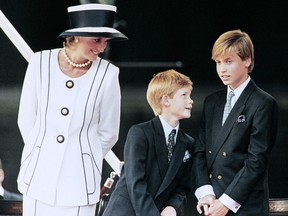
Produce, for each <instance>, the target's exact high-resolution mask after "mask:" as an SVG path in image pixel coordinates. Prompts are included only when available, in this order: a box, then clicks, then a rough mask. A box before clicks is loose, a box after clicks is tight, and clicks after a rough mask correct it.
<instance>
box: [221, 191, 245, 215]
mask: <svg viewBox="0 0 288 216" xmlns="http://www.w3.org/2000/svg"><path fill="white" fill-rule="evenodd" d="M219 201H220V202H221V203H223V204H224V205H225V206H226V207H227V208H229V209H230V210H231V211H233V212H234V213H236V212H237V211H238V210H239V209H240V207H241V205H240V204H239V203H237V202H236V201H235V200H233V199H232V198H231V197H229V196H228V195H227V194H225V193H224V194H222V195H221V196H220V198H219Z"/></svg>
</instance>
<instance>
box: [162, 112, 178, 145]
mask: <svg viewBox="0 0 288 216" xmlns="http://www.w3.org/2000/svg"><path fill="white" fill-rule="evenodd" d="M159 119H160V121H161V124H162V127H163V130H164V134H165V139H166V140H168V136H169V134H170V132H171V131H172V130H173V129H176V134H175V138H176V137H177V134H178V130H179V124H178V125H177V126H176V127H175V128H173V127H172V126H171V125H170V124H168V123H167V122H166V121H165V120H164V118H163V117H162V116H161V115H159Z"/></svg>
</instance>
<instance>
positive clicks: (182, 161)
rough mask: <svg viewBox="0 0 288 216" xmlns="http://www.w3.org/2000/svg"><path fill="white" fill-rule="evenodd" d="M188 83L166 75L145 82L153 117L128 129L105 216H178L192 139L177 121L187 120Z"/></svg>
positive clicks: (187, 181)
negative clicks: (118, 173) (122, 160)
mask: <svg viewBox="0 0 288 216" xmlns="http://www.w3.org/2000/svg"><path fill="white" fill-rule="evenodd" d="M191 91H192V82H191V80H190V79H189V77H187V76H185V75H183V74H181V73H179V72H177V71H175V70H168V71H164V72H160V73H158V74H156V75H155V76H154V77H153V79H152V80H151V81H150V83H149V86H148V90H147V100H148V103H149V104H150V106H151V108H152V109H153V111H154V114H155V117H154V118H153V119H152V120H150V121H147V122H144V123H140V124H136V125H133V126H132V127H131V128H130V130H129V132H128V135H127V139H126V143H125V147H124V162H125V163H124V166H123V170H122V172H121V176H120V178H119V180H118V182H117V185H116V186H115V190H114V191H113V193H112V195H111V198H110V200H109V202H108V206H107V208H106V210H105V211H104V216H111V215H117V216H127V215H129V216H136V215H137V216H147V215H149V216H150V215H151V216H152V215H155V216H156V215H161V216H168V215H170V216H176V215H177V216H178V215H183V214H184V209H183V206H184V204H185V201H186V195H187V193H188V192H189V191H190V185H191V176H190V175H191V166H192V158H191V157H192V156H193V154H194V139H193V138H192V137H190V136H189V135H187V134H186V133H185V132H184V131H183V130H182V129H181V128H180V127H179V125H180V123H179V120H181V119H188V118H190V116H191V109H192V104H193V101H192V99H191V98H190V95H191Z"/></svg>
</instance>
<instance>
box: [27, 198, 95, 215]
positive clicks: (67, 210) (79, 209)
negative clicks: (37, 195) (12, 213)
mask: <svg viewBox="0 0 288 216" xmlns="http://www.w3.org/2000/svg"><path fill="white" fill-rule="evenodd" d="M95 211H96V204H93V205H86V206H67V207H66V206H57V205H55V206H51V205H48V204H45V203H43V202H41V201H39V200H34V199H31V198H29V197H27V196H23V216H95Z"/></svg>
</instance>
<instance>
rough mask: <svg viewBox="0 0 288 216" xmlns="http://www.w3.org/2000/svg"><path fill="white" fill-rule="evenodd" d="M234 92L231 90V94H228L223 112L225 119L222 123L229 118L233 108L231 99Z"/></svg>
mask: <svg viewBox="0 0 288 216" xmlns="http://www.w3.org/2000/svg"><path fill="white" fill-rule="evenodd" d="M234 95H235V94H234V92H233V91H230V92H229V94H228V98H227V101H226V104H225V107H224V113H223V119H222V125H223V124H224V122H225V120H226V119H227V117H228V115H229V113H230V111H231V109H232V106H231V100H232V98H233V96H234Z"/></svg>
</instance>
